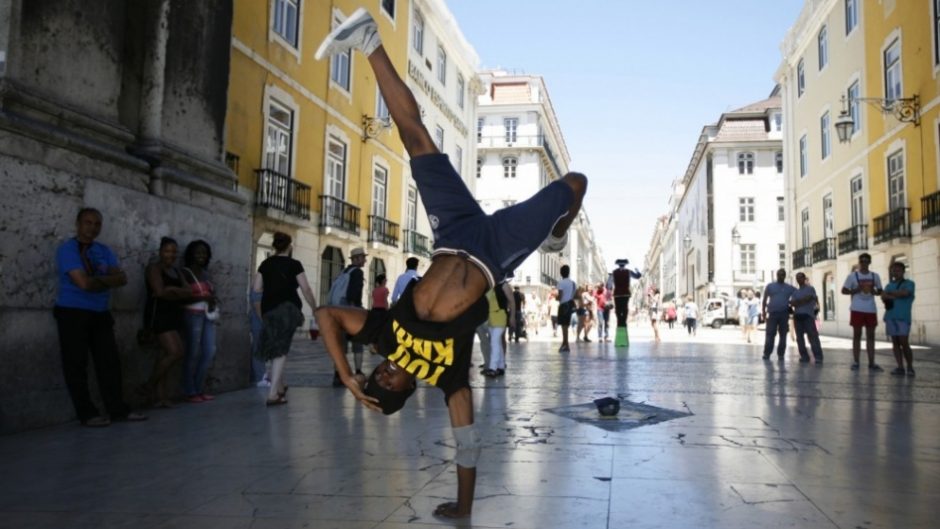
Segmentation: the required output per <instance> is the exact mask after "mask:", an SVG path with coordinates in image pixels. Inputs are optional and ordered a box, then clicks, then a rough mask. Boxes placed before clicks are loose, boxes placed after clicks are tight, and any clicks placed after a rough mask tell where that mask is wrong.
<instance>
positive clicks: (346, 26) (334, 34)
mask: <svg viewBox="0 0 940 529" xmlns="http://www.w3.org/2000/svg"><path fill="white" fill-rule="evenodd" d="M363 14H365V15H366V17H367V18H363ZM368 23H372V24H374V23H375V20H374V19H373V18H372V15H370V14H369V12H368V11H366V9H365V8H364V7H360V8H359V9H357V10H355V11H353V13H352V14H351V15H349V18H347V19H346V20H345V21H343V23H342V24H340V25H339V26H336V29H334V30H333V31H331V32H330V34H329V35H327V36H326V38H325V39H323V42H322V43H321V44H320V47H319V48H317V52H316V53H314V54H313V58H314V59H316V60H318V61H319V60H322V59H323V57H324V56H325V55H326V49H327V48H329V47H330V45H331V44H333V43H334V42H337V41H343V40H346V39H347V38H349V36H350V35H352V34H353V33H354V32H355V31H356V30H357V29H359V28H360V27H361V26H362V25H363V24H368Z"/></svg>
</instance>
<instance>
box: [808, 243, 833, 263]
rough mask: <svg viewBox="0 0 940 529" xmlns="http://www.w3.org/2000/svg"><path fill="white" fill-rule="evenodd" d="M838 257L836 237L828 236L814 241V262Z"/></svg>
mask: <svg viewBox="0 0 940 529" xmlns="http://www.w3.org/2000/svg"><path fill="white" fill-rule="evenodd" d="M835 258H836V238H835V237H826V238H825V239H823V240H821V241H816V242H814V243H813V263H821V262H823V261H831V260H833V259H835Z"/></svg>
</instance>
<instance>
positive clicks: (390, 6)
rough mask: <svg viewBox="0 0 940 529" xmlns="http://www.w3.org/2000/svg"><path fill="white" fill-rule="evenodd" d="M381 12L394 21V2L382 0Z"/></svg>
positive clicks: (392, 0)
mask: <svg viewBox="0 0 940 529" xmlns="http://www.w3.org/2000/svg"><path fill="white" fill-rule="evenodd" d="M382 11H385V12H386V13H388V16H389V17H391V18H392V20H394V19H395V0H382Z"/></svg>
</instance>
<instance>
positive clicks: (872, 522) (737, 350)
mask: <svg viewBox="0 0 940 529" xmlns="http://www.w3.org/2000/svg"><path fill="white" fill-rule="evenodd" d="M530 334H531V335H532V340H531V341H529V342H523V343H521V344H518V345H517V344H512V345H511V348H510V352H509V357H508V358H509V360H508V361H509V370H508V373H507V376H506V377H504V378H500V379H497V380H489V379H484V378H483V377H481V376H479V375H478V374H477V373H476V372H474V373H473V374H472V384H473V386H474V401H475V410H476V422H477V425H478V428H479V431H480V433H481V436H482V437H483V440H484V444H485V448H484V449H483V453H482V457H481V460H480V463H479V466H478V478H477V490H476V503H475V508H474V515H473V518H472V519H471V520H465V521H462V522H459V523H457V524H456V525H457V526H460V527H485V528H503V529H505V528H507V527H508V528H512V529H529V528H531V529H536V528H539V529H542V528H555V527H557V528H569V527H573V528H592V529H593V528H621V527H631V528H657V527H662V528H683V527H690V528H691V527H695V528H699V527H723V528H738V527H740V528H744V527H747V528H751V527H801V528H845V529H856V528H857V527H864V528H866V529H867V528H882V527H883V528H896V527H905V528H906V527H931V526H933V525H934V522H935V521H936V520H935V519H936V514H935V512H936V505H938V504H940V442H938V441H937V439H938V438H940V382H938V380H940V378H938V377H940V354H938V352H937V351H936V350H934V349H929V348H919V349H917V350H915V353H914V354H915V358H916V362H917V363H916V367H917V369H918V375H917V377H916V378H914V379H909V378H906V377H904V378H896V377H892V376H890V375H889V374H888V373H880V374H870V373H867V372H865V371H864V370H863V371H862V372H861V373H853V372H851V371H850V370H849V369H848V366H849V361H850V360H849V359H850V353H849V351H848V349H847V341H846V340H843V339H838V338H826V339H824V341H823V343H824V347H825V348H826V355H827V356H826V364H825V365H824V366H822V367H816V366H812V365H810V366H806V365H801V364H799V363H797V362H796V354H795V349H793V348H791V349H790V351H789V354H788V357H787V358H786V359H785V361H784V362H776V361H773V362H763V361H761V360H760V353H761V348H760V346H758V345H750V344H746V343H743V341H742V340H741V338H740V333H739V332H737V331H736V330H734V329H722V330H717V331H716V330H711V329H702V330H700V331H699V334H698V336H696V337H694V338H690V337H688V336H686V334H685V333H684V331H680V330H679V329H676V330H673V331H669V330H665V331H664V332H663V338H664V339H663V342H662V343H659V344H656V343H653V342H652V340H651V336H650V333H649V330H648V329H645V328H643V327H638V328H635V329H633V330H632V331H631V347H630V348H629V349H616V348H614V347H613V346H612V345H611V344H605V343H573V344H572V346H573V347H572V351H571V353H569V354H559V353H558V352H557V341H556V342H552V341H551V339H550V336H547V335H546V332H545V331H544V330H543V331H542V332H541V333H540V334H538V335H536V334H535V333H530ZM879 347H880V348H879V353H878V355H879V362H881V364H882V365H883V366H885V367H888V366H890V365H891V363H892V359H891V357H890V352H889V351H888V350H887V349H886V348H885V344H884V343H880V344H879ZM377 360H378V358H377V357H369V358H368V359H367V362H368V363H369V365H372V364H374V363H375V362H376V361H377ZM478 362H479V359H478V358H477V363H478ZM288 366H289V367H288V369H289V373H288V381H289V383H290V385H291V390H290V393H289V399H290V403H289V404H288V405H287V406H283V407H278V408H266V407H265V406H264V405H263V400H264V390H262V389H248V390H243V391H238V392H233V393H229V394H224V395H219V397H218V399H217V400H216V401H214V402H212V403H206V404H200V405H180V406H179V407H177V408H176V409H173V410H154V411H152V412H151V419H150V420H149V421H147V422H145V423H140V424H128V423H120V424H114V425H112V426H111V427H109V428H104V429H87V428H81V427H79V426H77V425H76V424H75V423H72V424H65V425H61V426H56V427H52V428H45V429H42V430H36V431H31V432H24V433H21V434H16V435H9V436H5V437H0V529H5V528H17V529H21V528H37V529H39V528H41V529H45V528H50V529H52V528H55V529H59V528H68V529H73V528H76V529H84V528H95V529H99V528H111V527H114V528H132V529H177V528H179V529H182V528H198V529H215V528H219V529H221V528H225V529H229V528H235V529H242V528H245V529H248V528H251V529H258V528H261V529H285V528H286V529H294V528H298V529H299V528H327V529H331V528H335V529H361V528H372V529H377V528H382V529H404V528H408V529H430V528H436V527H453V526H454V525H455V524H454V523H453V522H451V521H448V520H437V519H435V518H434V517H433V516H431V514H430V513H431V511H432V510H433V507H434V506H435V505H437V504H438V503H441V502H443V501H448V500H452V499H453V497H454V494H455V492H456V472H455V467H454V464H453V461H452V459H453V456H454V449H453V446H454V441H453V438H452V435H451V431H450V427H449V421H448V417H447V410H446V406H445V404H444V401H443V398H442V396H441V394H440V392H439V391H438V390H436V389H433V388H421V389H419V390H418V391H417V392H416V393H415V396H414V397H413V398H412V401H411V402H409V404H408V406H406V408H405V409H404V410H403V411H402V412H401V413H400V414H398V415H396V416H393V417H383V416H380V415H378V414H374V413H372V412H370V411H368V410H366V409H364V408H362V407H361V406H359V405H358V404H357V403H355V402H354V400H353V399H352V398H351V397H350V396H349V395H348V394H347V392H346V391H345V390H344V389H334V388H332V387H330V380H331V376H332V369H331V367H330V365H329V363H328V361H327V359H326V355H325V353H324V352H323V351H322V349H321V348H320V344H319V343H311V342H309V341H307V340H302V341H301V340H298V341H297V342H296V343H295V350H294V353H293V354H292V356H291V358H290V360H289V363H288ZM617 394H622V395H623V397H624V398H625V399H627V400H629V401H630V402H632V403H638V404H642V406H640V407H638V408H643V409H646V408H645V407H646V406H650V407H656V408H660V409H664V410H672V411H675V412H677V414H681V415H682V416H677V417H675V418H672V419H671V420H667V421H664V422H659V423H655V424H644V425H641V426H638V427H635V428H629V429H620V428H613V429H605V428H601V427H598V425H597V424H596V423H593V422H592V421H591V420H590V417H585V419H586V420H582V421H577V420H574V419H572V418H571V417H565V416H563V415H560V414H558V413H557V411H558V410H559V409H574V410H580V411H578V413H579V414H580V413H582V412H584V411H585V410H589V409H590V407H592V406H593V403H592V401H593V400H594V399H596V398H598V397H603V396H607V395H617Z"/></svg>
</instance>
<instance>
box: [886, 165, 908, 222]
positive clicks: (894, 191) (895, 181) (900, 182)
mask: <svg viewBox="0 0 940 529" xmlns="http://www.w3.org/2000/svg"><path fill="white" fill-rule="evenodd" d="M906 207H907V195H906V194H905V191H904V152H903V151H897V152H895V153H894V154H892V155H891V156H888V209H889V210H895V209H898V208H906Z"/></svg>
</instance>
